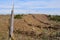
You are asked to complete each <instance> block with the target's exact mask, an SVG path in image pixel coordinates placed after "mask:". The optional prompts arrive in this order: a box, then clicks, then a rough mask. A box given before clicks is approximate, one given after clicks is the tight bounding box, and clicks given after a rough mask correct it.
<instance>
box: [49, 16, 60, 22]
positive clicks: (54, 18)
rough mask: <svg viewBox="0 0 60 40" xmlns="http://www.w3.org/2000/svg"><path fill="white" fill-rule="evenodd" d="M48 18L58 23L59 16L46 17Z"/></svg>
mask: <svg viewBox="0 0 60 40" xmlns="http://www.w3.org/2000/svg"><path fill="white" fill-rule="evenodd" d="M48 18H49V19H50V20H53V21H60V16H59V15H48Z"/></svg>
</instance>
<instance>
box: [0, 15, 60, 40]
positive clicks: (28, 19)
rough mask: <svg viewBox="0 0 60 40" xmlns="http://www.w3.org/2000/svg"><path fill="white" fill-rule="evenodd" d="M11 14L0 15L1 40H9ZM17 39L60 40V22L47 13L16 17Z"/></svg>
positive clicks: (15, 36)
mask: <svg viewBox="0 0 60 40" xmlns="http://www.w3.org/2000/svg"><path fill="white" fill-rule="evenodd" d="M9 26H10V16H9V15H0V40H8V37H9ZM13 34H14V39H15V40H60V22H56V21H52V20H49V18H48V16H47V15H45V14H24V15H23V16H22V18H21V19H14V33H13Z"/></svg>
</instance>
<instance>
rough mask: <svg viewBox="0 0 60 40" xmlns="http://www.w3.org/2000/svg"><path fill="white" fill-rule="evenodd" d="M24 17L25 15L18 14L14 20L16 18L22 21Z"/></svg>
mask: <svg viewBox="0 0 60 40" xmlns="http://www.w3.org/2000/svg"><path fill="white" fill-rule="evenodd" d="M22 16H23V14H22V15H20V14H17V15H15V16H14V18H15V19H22Z"/></svg>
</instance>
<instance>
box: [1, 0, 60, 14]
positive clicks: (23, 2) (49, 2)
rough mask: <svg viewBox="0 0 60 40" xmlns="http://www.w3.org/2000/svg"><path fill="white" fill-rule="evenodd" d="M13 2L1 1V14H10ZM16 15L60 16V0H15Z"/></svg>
mask: <svg viewBox="0 0 60 40" xmlns="http://www.w3.org/2000/svg"><path fill="white" fill-rule="evenodd" d="M11 7H12V0H0V14H10V13H11V12H10V11H11ZM14 8H15V9H14V13H15V14H18V13H25V14H27V13H34V14H36V13H40V14H42V13H43V14H54V15H57V14H58V15H60V0H14Z"/></svg>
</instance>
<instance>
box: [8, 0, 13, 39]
mask: <svg viewBox="0 0 60 40" xmlns="http://www.w3.org/2000/svg"><path fill="white" fill-rule="evenodd" d="M12 1H13V0H12ZM13 24H14V1H13V5H12V10H11V17H10V27H9V40H14V36H13V30H14V29H13V27H14V25H13Z"/></svg>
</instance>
